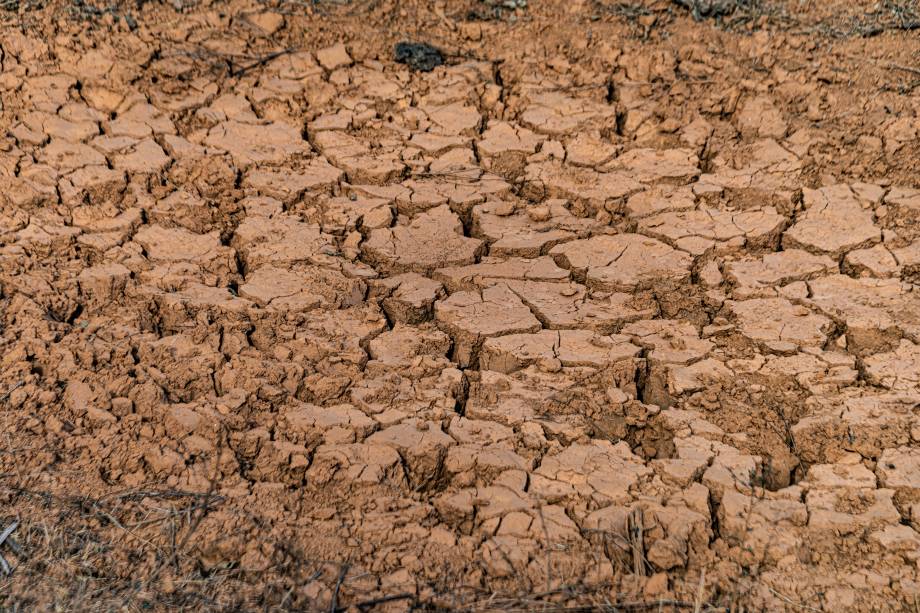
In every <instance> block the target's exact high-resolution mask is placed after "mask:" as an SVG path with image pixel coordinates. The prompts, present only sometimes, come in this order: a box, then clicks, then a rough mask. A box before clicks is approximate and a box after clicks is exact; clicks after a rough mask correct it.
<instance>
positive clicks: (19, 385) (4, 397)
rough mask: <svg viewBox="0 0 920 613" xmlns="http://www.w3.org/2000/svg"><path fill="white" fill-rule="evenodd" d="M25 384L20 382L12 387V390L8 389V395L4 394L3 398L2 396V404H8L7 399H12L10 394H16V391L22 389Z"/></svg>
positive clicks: (0, 400)
mask: <svg viewBox="0 0 920 613" xmlns="http://www.w3.org/2000/svg"><path fill="white" fill-rule="evenodd" d="M25 384H26V382H25V381H20V382H18V383H17V384H16V385H14V386H13V387H11V388H10V389H8V390H7V391H6V393H5V394H3V396H0V402H6V399H7V398H9V397H10V394H12V393H13V392H15V391H16V390H18V389H19V388H20V387H22V386H23V385H25Z"/></svg>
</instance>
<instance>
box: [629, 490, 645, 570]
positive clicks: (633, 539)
mask: <svg viewBox="0 0 920 613" xmlns="http://www.w3.org/2000/svg"><path fill="white" fill-rule="evenodd" d="M643 520H644V518H643V515H642V508H641V507H637V508H635V509H633V511H632V513H630V514H629V516H628V518H627V520H626V524H627V531H628V533H629V545H630V549H631V550H632V558H633V574H635V575H638V576H640V577H644V576H645V538H644V537H645V528H644V526H643Z"/></svg>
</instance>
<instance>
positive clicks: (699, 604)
mask: <svg viewBox="0 0 920 613" xmlns="http://www.w3.org/2000/svg"><path fill="white" fill-rule="evenodd" d="M705 587H706V569H705V568H704V569H703V572H701V573H700V587H699V589H698V590H697V591H696V606H694V607H693V613H700V611H701V610H702V608H703V588H705Z"/></svg>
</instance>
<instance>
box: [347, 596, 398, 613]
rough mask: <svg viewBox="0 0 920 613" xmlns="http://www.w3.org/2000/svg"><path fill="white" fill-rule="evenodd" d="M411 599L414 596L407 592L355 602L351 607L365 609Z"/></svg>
mask: <svg viewBox="0 0 920 613" xmlns="http://www.w3.org/2000/svg"><path fill="white" fill-rule="evenodd" d="M413 598H415V594H409V593H408V592H406V593H403V594H392V595H390V596H381V597H380V598H371V599H370V600H363V601H361V602H357V603H355V604H353V605H352V606H353V607H356V608H358V609H365V608H370V607H375V606H377V605H379V604H386V603H388V602H394V601H396V600H411V599H413ZM349 608H350V607H339V608H337V609H336V610H335V611H336V613H344V611H347V610H348V609H349Z"/></svg>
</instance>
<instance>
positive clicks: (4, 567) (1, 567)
mask: <svg viewBox="0 0 920 613" xmlns="http://www.w3.org/2000/svg"><path fill="white" fill-rule="evenodd" d="M18 527H19V522H18V521H14V522H13V523H12V524H10V525H9V526H7V528H6V529H5V530H4V531H3V532H0V545H3V543H5V542H6V540H7V539H8V538H10V535H11V534H13V532H15V531H16V528H18ZM9 544H10V548H12V543H9ZM0 571H3V574H4V575H7V576H9V575H11V574H13V569H12V568H11V567H10V563H9V562H7V561H6V558H4V557H3V554H0Z"/></svg>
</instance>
